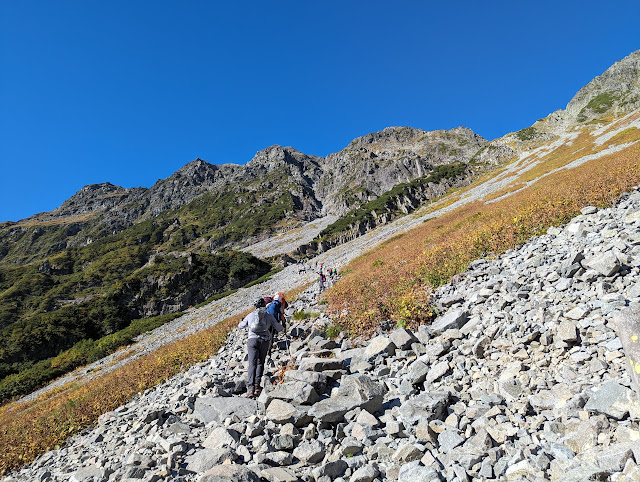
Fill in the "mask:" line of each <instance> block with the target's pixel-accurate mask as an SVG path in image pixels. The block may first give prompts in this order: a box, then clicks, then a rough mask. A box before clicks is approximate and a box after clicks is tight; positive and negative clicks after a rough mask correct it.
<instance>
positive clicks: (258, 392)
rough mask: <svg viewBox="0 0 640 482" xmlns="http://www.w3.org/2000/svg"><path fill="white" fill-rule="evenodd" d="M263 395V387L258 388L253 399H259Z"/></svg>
mask: <svg viewBox="0 0 640 482" xmlns="http://www.w3.org/2000/svg"><path fill="white" fill-rule="evenodd" d="M261 393H262V387H256V388H255V390H254V391H253V397H254V398H258V397H259V396H260V394H261Z"/></svg>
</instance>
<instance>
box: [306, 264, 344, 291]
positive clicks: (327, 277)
mask: <svg viewBox="0 0 640 482" xmlns="http://www.w3.org/2000/svg"><path fill="white" fill-rule="evenodd" d="M298 264H299V265H300V267H299V268H298V273H306V272H307V271H310V272H313V273H315V274H317V275H318V288H319V290H320V291H323V290H324V289H325V288H326V287H327V286H331V285H332V284H333V282H334V280H335V279H336V278H337V276H338V270H337V269H336V268H327V267H326V266H324V265H323V264H322V263H318V264H316V266H315V268H313V267H311V266H306V265H304V264H303V263H302V260H301V261H299V262H298Z"/></svg>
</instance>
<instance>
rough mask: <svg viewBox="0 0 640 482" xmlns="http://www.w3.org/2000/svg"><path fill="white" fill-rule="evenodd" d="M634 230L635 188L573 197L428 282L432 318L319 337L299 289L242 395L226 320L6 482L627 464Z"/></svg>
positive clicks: (445, 476)
mask: <svg viewBox="0 0 640 482" xmlns="http://www.w3.org/2000/svg"><path fill="white" fill-rule="evenodd" d="M639 233H640V192H638V191H634V192H632V193H630V194H628V195H625V196H624V197H623V199H622V200H621V201H620V202H619V203H618V205H616V206H615V207H613V208H607V209H600V210H599V209H596V208H595V207H586V208H584V209H583V210H582V214H581V215H579V216H578V217H576V218H574V219H573V220H571V222H569V223H568V224H566V225H565V226H563V227H561V228H550V229H549V230H548V232H547V234H545V235H543V236H540V237H537V238H535V239H533V240H531V241H530V242H529V243H527V244H525V245H523V246H521V247H520V248H518V249H515V250H511V251H509V252H507V253H505V254H504V255H501V256H499V257H497V258H495V259H480V260H477V261H476V262H474V263H472V264H471V266H470V267H469V269H468V270H467V271H466V272H464V273H462V274H460V275H458V276H456V277H455V279H454V280H453V281H452V282H451V283H450V284H447V285H445V286H443V287H441V288H439V289H438V290H437V291H436V293H435V298H434V300H435V302H436V304H437V306H438V307H439V313H440V316H439V317H438V318H437V319H436V320H435V321H434V322H433V323H432V324H431V325H429V326H421V327H420V328H419V329H418V330H416V331H414V332H412V331H410V330H408V329H405V328H395V329H389V330H384V328H381V329H380V332H379V333H378V334H377V336H375V337H374V338H372V339H370V340H366V341H365V340H349V339H347V338H346V337H345V336H344V334H340V335H339V336H338V337H337V338H336V339H329V338H327V337H326V336H325V334H326V333H327V332H328V331H330V330H327V329H326V328H327V327H328V326H331V325H332V320H331V317H330V316H329V315H327V314H325V313H323V307H324V305H323V304H322V302H321V301H319V299H320V298H318V292H317V290H316V288H315V287H312V288H309V289H307V290H306V291H305V292H303V293H302V294H301V295H299V297H298V298H297V299H296V300H295V301H294V302H292V303H291V305H290V306H289V308H288V311H287V314H288V315H289V317H290V318H293V317H292V315H293V313H295V312H302V311H304V312H305V313H307V314H311V315H312V317H311V318H310V319H308V320H306V321H303V322H298V323H297V324H296V323H293V324H292V326H290V327H289V329H288V330H287V331H288V332H287V335H286V336H281V337H280V338H279V339H278V341H277V343H276V345H274V350H273V352H272V354H271V358H270V360H269V362H268V370H267V374H266V376H265V389H264V391H263V392H262V394H261V395H260V397H259V398H258V399H257V400H253V399H249V398H247V397H245V396H243V392H244V381H243V380H244V376H245V372H246V366H247V362H246V360H245V358H246V355H245V353H246V350H245V346H246V333H245V332H243V331H235V332H233V333H232V334H231V336H230V337H229V338H228V340H227V343H226V345H225V346H224V347H223V348H222V349H221V350H220V351H219V353H218V354H217V355H216V356H214V357H213V358H212V359H210V360H209V361H207V362H205V363H202V364H200V365H197V366H194V367H192V368H190V369H189V370H188V371H187V372H186V373H182V374H180V375H177V376H176V377H174V378H173V379H171V380H170V381H169V382H167V383H165V384H163V385H160V386H157V387H156V388H154V389H151V390H148V391H146V392H145V393H143V394H140V395H139V396H138V397H137V398H136V399H135V400H133V401H131V402H130V403H128V404H127V405H125V406H122V407H120V408H119V409H117V410H115V411H113V412H110V413H107V414H105V415H103V416H102V417H101V418H100V420H99V423H98V424H97V425H96V426H95V427H94V428H91V429H87V430H85V431H84V432H83V433H81V434H80V435H79V436H76V437H75V438H73V439H72V440H70V441H69V442H68V443H67V444H66V445H65V446H64V447H62V448H60V449H59V450H55V451H52V452H48V453H46V454H45V455H43V456H41V457H40V458H39V459H37V460H36V461H35V462H34V463H32V464H31V465H29V466H27V467H25V468H23V469H22V470H21V471H19V472H17V473H14V474H12V475H10V476H9V477H6V478H5V479H4V482H15V481H33V480H38V481H54V480H55V481H63V480H64V481H121V480H129V481H133V480H140V481H147V482H149V481H156V480H175V481H203V482H204V481H221V480H234V481H258V480H268V481H283V482H284V481H295V480H303V481H322V482H324V481H353V482H372V481H383V480H399V481H402V482H414V481H445V480H446V481H452V482H453V481H480V480H489V479H498V480H540V481H544V480H561V481H576V482H578V481H585V480H611V481H623V480H624V481H627V480H640V466H639V465H640V431H639V427H638V420H639V418H640V402H639V399H638V394H637V392H636V391H635V390H634V384H633V383H632V378H631V376H630V373H629V371H628V368H629V363H628V361H627V357H626V356H625V353H624V350H623V345H622V342H621V339H620V337H619V336H618V334H617V333H616V331H615V330H616V327H617V326H619V325H620V323H621V321H620V320H624V319H626V318H629V317H631V318H634V317H637V316H638V314H639V313H640V269H639V268H638V266H639V265H640V234H639ZM338 282H339V281H338ZM380 322H381V323H380V325H381V327H385V326H386V325H388V323H385V322H384V320H380ZM636 340H637V336H636ZM635 389H636V390H637V389H638V387H635Z"/></svg>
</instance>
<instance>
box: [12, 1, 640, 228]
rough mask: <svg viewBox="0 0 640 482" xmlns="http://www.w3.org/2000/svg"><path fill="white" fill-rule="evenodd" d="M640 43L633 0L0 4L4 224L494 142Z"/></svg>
mask: <svg viewBox="0 0 640 482" xmlns="http://www.w3.org/2000/svg"><path fill="white" fill-rule="evenodd" d="M637 49H640V29H639V28H638V26H637V2H635V1H620V2H617V1H612V2H609V3H608V4H606V5H605V4H603V3H602V2H595V1H591V0H586V1H554V2H551V1H546V0H543V1H538V2H513V1H509V2H506V1H504V2H503V1H494V2H477V1H458V2H427V1H424V0H423V1H394V2H383V1H376V0H367V1H344V0H342V1H339V2H337V1H332V0H326V1H323V2H311V1H305V0H295V1H270V2H265V1H253V0H248V1H244V2H214V1H189V2H179V1H162V0H154V1H151V0H148V1H136V0H133V1H132V0H127V1H119V0H115V1H114V0H109V1H97V0H90V1H87V0H83V1H79V0H77V1H65V0H56V1H55V2H51V1H48V0H47V1H32V0H3V1H2V2H0V164H1V168H2V175H1V176H0V221H6V220H13V221H15V220H18V219H21V218H25V217H28V216H30V215H32V214H35V213H37V212H42V211H49V210H52V209H54V208H55V207H57V206H59V205H60V204H61V203H62V202H63V201H64V200H65V199H67V198H69V197H70V196H72V195H73V194H74V193H75V192H76V191H77V190H78V189H80V188H81V187H82V186H84V185H86V184H92V183H100V182H107V181H109V182H111V183H113V184H117V185H120V186H124V187H137V186H144V187H150V186H151V185H153V183H154V182H156V181H157V180H158V179H160V178H165V177H168V176H169V175H171V174H172V173H173V172H175V171H176V170H177V169H179V168H180V167H181V166H183V165H184V164H186V163H187V162H189V161H191V160H193V159H195V158H196V157H200V158H202V159H204V160H206V161H208V162H211V163H214V164H222V163H225V162H233V163H238V164H243V163H246V162H247V161H249V160H250V159H251V158H252V157H253V156H254V155H255V153H256V152H257V151H259V150H261V149H264V148H265V147H268V146H270V145H273V144H281V145H285V146H293V147H294V148H296V149H298V150H300V151H302V152H305V153H307V154H315V155H319V156H324V155H327V154H329V153H331V152H336V151H338V150H340V149H342V148H343V147H345V146H346V145H347V144H348V143H349V142H350V141H351V140H352V139H353V138H355V137H358V136H361V135H365V134H367V133H369V132H375V131H379V130H381V129H383V128H385V127H388V126H397V125H400V126H412V127H417V128H421V129H425V130H434V129H449V128H453V127H457V126H460V125H463V126H466V127H469V128H471V129H473V130H474V131H475V132H476V133H478V134H480V135H482V136H483V137H485V138H488V139H494V138H496V137H500V136H502V135H504V134H506V133H507V132H512V131H515V130H518V129H521V128H524V127H527V126H529V125H531V124H532V123H533V122H535V121H536V119H538V118H541V117H544V116H546V115H547V114H549V113H550V112H553V111H554V110H556V109H559V108H564V107H565V106H566V104H567V102H569V100H570V99H571V97H572V96H573V95H574V94H575V93H576V92H577V91H578V90H579V89H580V88H581V87H582V86H583V85H585V84H586V83H588V82H589V81H590V80H591V79H592V78H593V77H595V76H597V75H600V74H601V73H602V72H603V71H604V70H606V69H607V68H608V67H609V66H610V65H611V64H613V63H614V62H615V61H617V60H619V59H621V58H623V57H625V56H626V55H628V54H629V53H631V52H632V51H634V50H637Z"/></svg>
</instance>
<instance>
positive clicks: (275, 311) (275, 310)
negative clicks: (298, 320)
mask: <svg viewBox="0 0 640 482" xmlns="http://www.w3.org/2000/svg"><path fill="white" fill-rule="evenodd" d="M281 307H282V303H280V302H279V301H278V300H273V301H272V302H271V303H269V306H267V313H269V314H270V315H273V317H274V318H275V319H276V320H278V322H280V320H281V319H282V316H281V315H282V314H281V313H280V309H281Z"/></svg>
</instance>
